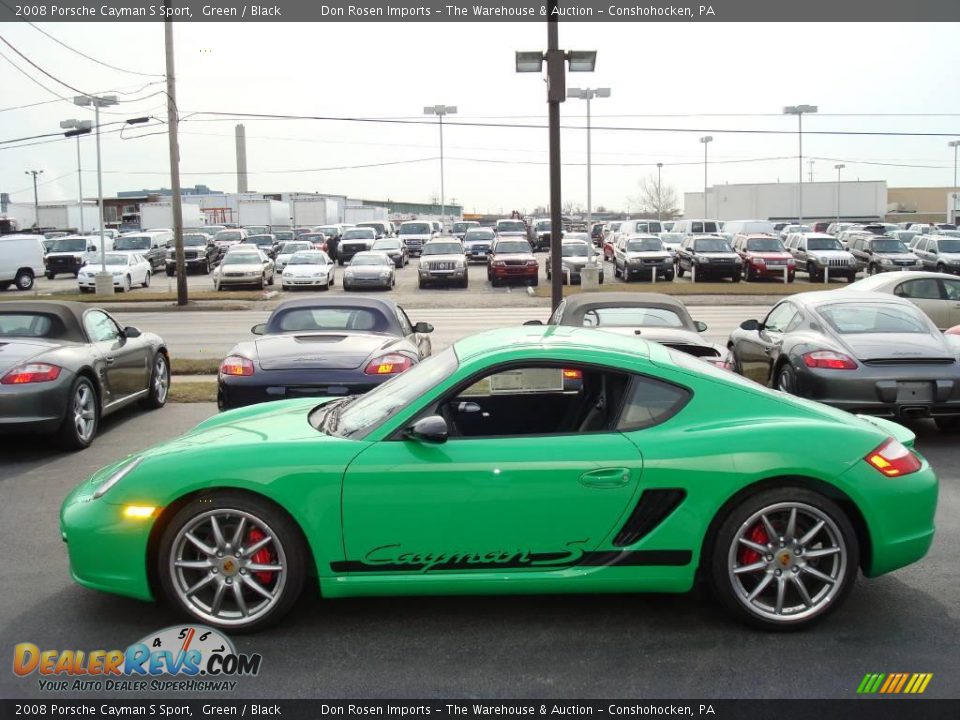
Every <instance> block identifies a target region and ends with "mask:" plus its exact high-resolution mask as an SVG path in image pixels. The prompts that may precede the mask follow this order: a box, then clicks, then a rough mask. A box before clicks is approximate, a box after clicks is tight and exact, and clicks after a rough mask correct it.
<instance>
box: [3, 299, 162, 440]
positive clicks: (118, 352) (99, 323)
mask: <svg viewBox="0 0 960 720" xmlns="http://www.w3.org/2000/svg"><path fill="white" fill-rule="evenodd" d="M169 387H170V359H169V355H168V354H167V349H166V347H165V346H164V344H163V340H161V339H160V338H159V337H158V336H156V335H154V334H152V333H142V332H140V331H139V330H137V328H135V327H122V326H121V325H119V324H118V323H117V321H116V320H114V319H113V318H112V317H111V316H110V314H109V313H107V312H106V311H104V310H102V309H100V308H97V307H93V306H91V305H88V304H86V303H71V302H5V303H3V304H2V306H0V432H3V433H20V432H28V433H45V434H54V435H56V438H57V441H58V444H59V445H60V446H61V447H63V448H66V449H72V450H80V449H83V448H85V447H87V446H88V445H90V443H91V442H93V439H94V437H95V436H96V434H97V428H98V426H99V423H100V418H101V417H103V416H104V415H107V414H108V413H112V412H114V411H116V410H119V409H120V408H123V407H126V406H127V405H130V404H131V403H133V402H136V401H140V403H141V404H143V405H145V406H146V407H149V408H159V407H162V406H163V405H164V403H166V401H167V391H168V389H169Z"/></svg>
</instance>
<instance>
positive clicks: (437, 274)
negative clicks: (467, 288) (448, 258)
mask: <svg viewBox="0 0 960 720" xmlns="http://www.w3.org/2000/svg"><path fill="white" fill-rule="evenodd" d="M419 275H420V280H421V281H423V282H424V283H432V284H434V285H444V284H449V283H462V282H463V281H464V279H466V277H467V269H466V268H465V267H464V268H460V269H459V270H424V269H422V268H421V269H420V273H419Z"/></svg>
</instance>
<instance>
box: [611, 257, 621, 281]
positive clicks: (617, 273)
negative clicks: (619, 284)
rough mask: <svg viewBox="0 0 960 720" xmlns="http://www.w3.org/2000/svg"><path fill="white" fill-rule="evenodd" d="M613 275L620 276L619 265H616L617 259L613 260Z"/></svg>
mask: <svg viewBox="0 0 960 720" xmlns="http://www.w3.org/2000/svg"><path fill="white" fill-rule="evenodd" d="M613 276H614V277H615V278H618V277H620V266H619V265H617V261H616V260H614V261H613Z"/></svg>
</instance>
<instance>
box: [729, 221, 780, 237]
mask: <svg viewBox="0 0 960 720" xmlns="http://www.w3.org/2000/svg"><path fill="white" fill-rule="evenodd" d="M723 233H724V235H729V236H730V237H733V236H734V235H739V234H740V233H746V234H748V235H760V234H766V235H777V234H778V233H777V231H776V230H774V229H773V223H772V222H770V221H769V220H727V221H726V222H725V223H724V224H723Z"/></svg>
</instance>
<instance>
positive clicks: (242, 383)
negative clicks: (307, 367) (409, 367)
mask: <svg viewBox="0 0 960 720" xmlns="http://www.w3.org/2000/svg"><path fill="white" fill-rule="evenodd" d="M392 377H394V376H393V375H382V376H378V375H364V374H363V373H362V372H359V371H356V370H316V371H313V372H309V371H303V370H300V371H292V370H277V371H263V370H261V371H258V374H256V375H252V376H250V377H233V376H223V375H219V376H218V377H217V407H219V408H220V409H221V410H232V409H234V408H239V407H245V406H247V405H255V404H257V403H262V402H270V401H272V400H290V399H294V398H304V397H321V398H322V397H343V396H345V395H361V394H363V393H366V392H369V391H370V390H373V388H375V387H377V386H378V385H380V384H381V383H383V382H386V381H387V380H389V379H390V378H392Z"/></svg>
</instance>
